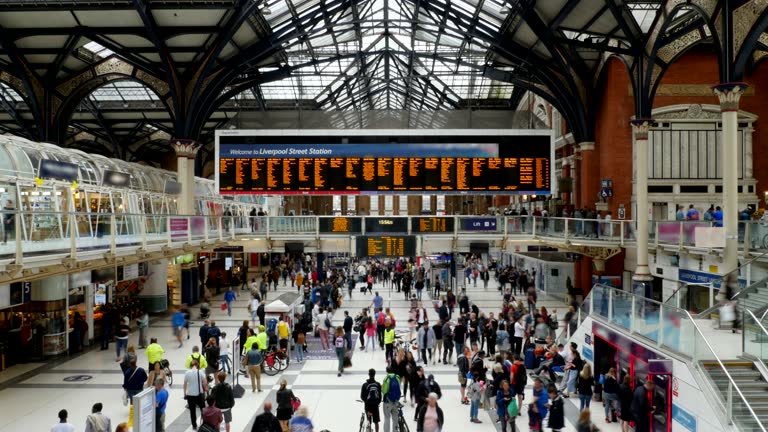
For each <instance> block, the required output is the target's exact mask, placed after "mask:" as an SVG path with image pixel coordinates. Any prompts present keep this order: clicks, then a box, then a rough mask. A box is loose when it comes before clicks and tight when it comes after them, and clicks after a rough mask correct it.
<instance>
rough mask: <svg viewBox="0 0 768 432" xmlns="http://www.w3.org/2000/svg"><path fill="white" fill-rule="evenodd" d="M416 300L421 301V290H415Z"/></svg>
mask: <svg viewBox="0 0 768 432" xmlns="http://www.w3.org/2000/svg"><path fill="white" fill-rule="evenodd" d="M416 298H417V299H419V300H421V290H416Z"/></svg>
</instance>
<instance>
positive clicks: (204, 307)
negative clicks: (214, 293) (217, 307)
mask: <svg viewBox="0 0 768 432" xmlns="http://www.w3.org/2000/svg"><path fill="white" fill-rule="evenodd" d="M210 316H211V305H210V304H209V303H208V302H203V303H200V319H202V320H204V319H208V318H209V317H210Z"/></svg>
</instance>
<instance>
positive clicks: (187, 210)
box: [171, 139, 201, 216]
mask: <svg viewBox="0 0 768 432" xmlns="http://www.w3.org/2000/svg"><path fill="white" fill-rule="evenodd" d="M171 145H172V146H173V149H174V150H175V151H176V158H177V159H176V163H177V165H176V180H177V181H178V182H179V184H181V194H179V199H178V201H177V204H178V205H177V213H178V214H180V215H185V216H191V215H194V214H195V158H196V157H197V151H198V150H200V147H201V146H200V143H198V142H197V141H193V140H187V139H174V140H172V141H171Z"/></svg>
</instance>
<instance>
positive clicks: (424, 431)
mask: <svg viewBox="0 0 768 432" xmlns="http://www.w3.org/2000/svg"><path fill="white" fill-rule="evenodd" d="M437 399H438V395H437V394H436V393H430V394H429V396H427V403H425V404H424V405H423V406H422V407H421V408H420V409H419V411H418V413H417V414H416V418H417V420H416V432H440V431H442V430H443V424H444V423H445V417H444V416H443V410H442V409H441V408H440V406H439V405H438V404H437Z"/></svg>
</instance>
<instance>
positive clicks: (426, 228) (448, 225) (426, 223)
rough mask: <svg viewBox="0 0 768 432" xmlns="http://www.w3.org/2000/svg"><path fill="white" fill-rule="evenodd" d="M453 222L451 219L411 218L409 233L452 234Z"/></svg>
mask: <svg viewBox="0 0 768 432" xmlns="http://www.w3.org/2000/svg"><path fill="white" fill-rule="evenodd" d="M453 230H454V220H453V218H452V217H428V216H426V217H424V216H422V217H413V218H411V232H414V233H452V232H453Z"/></svg>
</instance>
